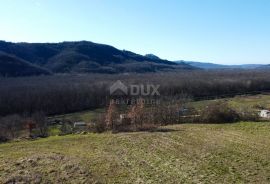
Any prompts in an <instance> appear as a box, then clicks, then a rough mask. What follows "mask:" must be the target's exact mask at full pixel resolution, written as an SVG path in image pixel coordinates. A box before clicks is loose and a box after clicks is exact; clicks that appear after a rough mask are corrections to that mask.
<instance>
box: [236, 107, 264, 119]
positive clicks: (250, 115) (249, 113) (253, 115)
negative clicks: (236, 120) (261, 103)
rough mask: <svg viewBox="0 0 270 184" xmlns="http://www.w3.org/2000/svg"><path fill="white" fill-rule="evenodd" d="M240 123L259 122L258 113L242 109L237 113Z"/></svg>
mask: <svg viewBox="0 0 270 184" xmlns="http://www.w3.org/2000/svg"><path fill="white" fill-rule="evenodd" d="M239 116H240V119H241V121H259V120H260V117H259V114H258V112H256V111H254V110H250V109H244V110H242V111H241V112H239Z"/></svg>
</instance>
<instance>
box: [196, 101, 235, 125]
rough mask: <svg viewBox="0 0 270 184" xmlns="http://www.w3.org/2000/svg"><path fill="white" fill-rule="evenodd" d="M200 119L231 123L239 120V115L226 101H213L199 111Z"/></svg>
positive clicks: (206, 121)
mask: <svg viewBox="0 0 270 184" xmlns="http://www.w3.org/2000/svg"><path fill="white" fill-rule="evenodd" d="M200 120H201V122H203V123H233V122H237V121H239V120H240V116H239V114H238V113H237V112H236V111H235V110H233V109H232V108H230V107H229V106H228V105H227V104H226V103H214V104H210V105H209V106H207V107H206V108H205V109H204V110H203V111H202V112H201V116H200Z"/></svg>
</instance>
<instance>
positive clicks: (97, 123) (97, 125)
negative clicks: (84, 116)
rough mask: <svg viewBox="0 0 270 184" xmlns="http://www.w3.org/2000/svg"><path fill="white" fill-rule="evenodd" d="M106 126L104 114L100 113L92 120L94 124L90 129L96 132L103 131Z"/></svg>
mask: <svg viewBox="0 0 270 184" xmlns="http://www.w3.org/2000/svg"><path fill="white" fill-rule="evenodd" d="M106 128H107V124H106V121H105V115H104V114H101V115H99V116H98V117H97V118H96V119H95V120H94V125H93V127H91V129H92V130H93V131H94V132H96V133H102V132H105V131H106Z"/></svg>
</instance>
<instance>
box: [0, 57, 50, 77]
mask: <svg viewBox="0 0 270 184" xmlns="http://www.w3.org/2000/svg"><path fill="white" fill-rule="evenodd" d="M48 74H50V72H48V71H47V70H46V69H42V68H41V67H38V66H35V65H33V64H31V63H28V62H27V61H24V60H22V59H20V58H17V57H15V56H11V55H8V54H5V53H3V52H0V76H5V77H9V76H15V77H19V76H32V75H48Z"/></svg>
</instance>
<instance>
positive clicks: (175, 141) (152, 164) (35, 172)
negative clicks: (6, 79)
mask: <svg viewBox="0 0 270 184" xmlns="http://www.w3.org/2000/svg"><path fill="white" fill-rule="evenodd" d="M269 153H270V123H266V122H264V123H252V122H245V123H243V122H242V123H236V124H226V125H224V124H223V125H199V124H192V125H191V124H184V125H174V126H168V127H163V128H162V129H161V130H160V131H157V132H138V133H119V134H111V133H104V134H92V133H91V134H86V135H69V136H63V137H60V136H53V137H49V138H46V139H39V140H35V141H21V142H12V143H6V144H1V145H0V183H8V182H11V183H12V182H14V181H21V182H22V183H269V182H270V154H269Z"/></svg>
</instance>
